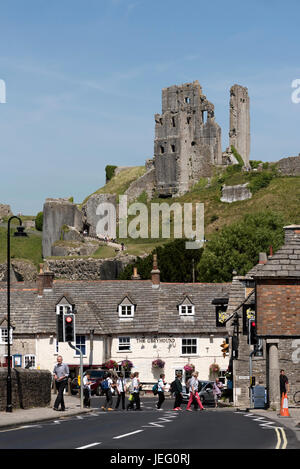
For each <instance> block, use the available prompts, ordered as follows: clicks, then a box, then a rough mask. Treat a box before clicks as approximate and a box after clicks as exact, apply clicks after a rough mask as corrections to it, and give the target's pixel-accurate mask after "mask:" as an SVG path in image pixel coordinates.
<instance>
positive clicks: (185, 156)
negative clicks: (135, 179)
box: [154, 81, 222, 197]
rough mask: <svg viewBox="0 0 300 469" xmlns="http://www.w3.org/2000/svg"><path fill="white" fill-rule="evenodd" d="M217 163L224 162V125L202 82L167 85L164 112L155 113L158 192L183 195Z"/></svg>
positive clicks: (163, 101)
mask: <svg viewBox="0 0 300 469" xmlns="http://www.w3.org/2000/svg"><path fill="white" fill-rule="evenodd" d="M216 165H222V149H221V128H220V126H219V125H218V124H217V123H216V122H215V117H214V105H213V104H212V103H210V102H209V101H208V100H207V99H206V96H204V94H202V88H201V86H200V84H199V82H198V81H194V82H193V83H187V84H184V85H181V86H176V85H174V86H171V87H169V88H164V89H163V90H162V114H155V140H154V167H155V189H156V192H157V194H158V195H159V196H161V197H169V196H172V195H175V194H176V195H182V194H184V193H185V192H187V191H188V190H189V189H190V188H191V187H192V186H193V185H194V184H195V183H196V182H197V181H198V180H199V178H200V177H203V176H211V174H212V170H213V166H216Z"/></svg>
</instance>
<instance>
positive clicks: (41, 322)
mask: <svg viewBox="0 0 300 469" xmlns="http://www.w3.org/2000/svg"><path fill="white" fill-rule="evenodd" d="M1 284H2V285H1ZM230 286H231V284H228V283H223V284H217V283H213V284H207V283H194V284H183V283H161V284H160V288H159V289H154V288H152V282H151V281H150V280H98V281H72V280H56V281H54V283H53V289H52V291H44V293H43V296H42V297H38V294H37V288H36V285H35V284H33V285H32V284H31V285H25V284H24V283H21V282H20V283H16V284H13V285H12V286H11V320H12V321H13V322H14V324H15V326H16V330H15V333H21V334H26V333H45V334H53V333H55V331H56V314H55V313H56V311H55V306H56V304H57V303H58V302H59V301H60V299H61V298H62V297H63V296H66V297H67V298H72V302H74V304H75V307H76V310H77V314H76V332H77V333H79V334H87V333H89V331H90V329H94V333H95V334H122V333H145V332H156V333H195V332H197V333H203V334H207V333H217V332H218V330H217V328H216V316H215V306H214V305H212V304H211V303H212V300H213V299H214V298H215V297H223V296H224V295H225V296H226V295H227V296H228V294H229V290H230ZM127 295H128V296H129V297H130V299H131V300H132V301H133V302H134V303H135V304H136V309H135V313H134V318H133V319H119V315H118V305H119V304H120V303H121V302H122V300H123V298H124V297H125V296H127ZM186 296H188V297H189V299H190V300H191V301H192V302H193V304H194V305H195V316H194V317H188V318H186V317H180V316H179V311H178V304H180V303H182V302H183V301H184V299H185V297H186ZM4 315H6V283H5V282H0V318H1V317H3V316H4Z"/></svg>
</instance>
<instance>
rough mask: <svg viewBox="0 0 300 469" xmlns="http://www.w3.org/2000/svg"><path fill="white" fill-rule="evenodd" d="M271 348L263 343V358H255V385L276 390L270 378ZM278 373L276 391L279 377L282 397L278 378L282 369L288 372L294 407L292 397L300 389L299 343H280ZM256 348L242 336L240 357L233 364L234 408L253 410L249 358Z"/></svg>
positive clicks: (294, 341) (290, 403)
mask: <svg viewBox="0 0 300 469" xmlns="http://www.w3.org/2000/svg"><path fill="white" fill-rule="evenodd" d="M269 347H270V344H269V343H268V341H267V340H263V357H253V359H252V371H253V372H252V376H254V377H255V382H256V384H260V385H262V386H264V387H266V388H267V389H268V393H269V392H270V387H271V386H273V387H274V382H273V383H271V382H270V377H269V366H270V364H269ZM277 347H278V370H277V371H276V376H275V388H276V381H277V375H278V388H277V392H278V397H279V394H280V393H279V374H280V369H284V370H285V374H286V375H287V377H288V380H289V384H290V393H289V396H288V397H289V405H292V396H293V394H294V393H295V392H296V391H297V390H299V388H300V340H297V339H291V338H287V339H283V338H281V339H278V345H277ZM252 349H253V346H251V347H250V346H249V344H248V343H247V337H246V336H243V335H240V336H239V356H238V360H233V370H234V404H235V405H236V406H244V407H250V400H249V386H250V381H249V376H250V373H249V368H250V359H249V354H250V351H251V350H252Z"/></svg>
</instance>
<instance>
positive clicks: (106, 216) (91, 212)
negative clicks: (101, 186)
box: [82, 194, 117, 238]
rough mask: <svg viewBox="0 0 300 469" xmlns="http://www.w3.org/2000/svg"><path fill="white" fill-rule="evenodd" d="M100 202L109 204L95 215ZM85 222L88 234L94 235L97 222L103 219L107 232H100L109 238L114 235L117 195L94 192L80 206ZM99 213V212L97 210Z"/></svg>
mask: <svg viewBox="0 0 300 469" xmlns="http://www.w3.org/2000/svg"><path fill="white" fill-rule="evenodd" d="M101 204H109V205H108V208H107V209H106V210H104V206H103V210H101V213H102V215H101V214H98V215H97V208H98V207H100V206H101ZM82 212H83V215H84V219H85V223H86V224H87V225H88V226H89V235H90V236H96V234H97V224H98V222H99V221H100V220H102V219H103V220H105V223H104V228H105V229H106V230H107V232H106V233H105V232H103V233H100V234H102V235H105V234H106V235H107V236H109V237H110V238H115V237H116V219H117V196H116V195H115V194H94V195H92V196H91V197H89V199H88V200H87V202H86V203H85V204H84V205H83V206H82ZM99 213H100V212H99Z"/></svg>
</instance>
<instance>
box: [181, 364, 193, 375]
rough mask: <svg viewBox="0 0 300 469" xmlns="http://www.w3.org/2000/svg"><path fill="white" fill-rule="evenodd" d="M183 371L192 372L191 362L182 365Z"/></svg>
mask: <svg viewBox="0 0 300 469" xmlns="http://www.w3.org/2000/svg"><path fill="white" fill-rule="evenodd" d="M183 368H184V371H186V372H187V373H193V372H194V371H195V365H193V364H192V363H187V365H184V367H183Z"/></svg>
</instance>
